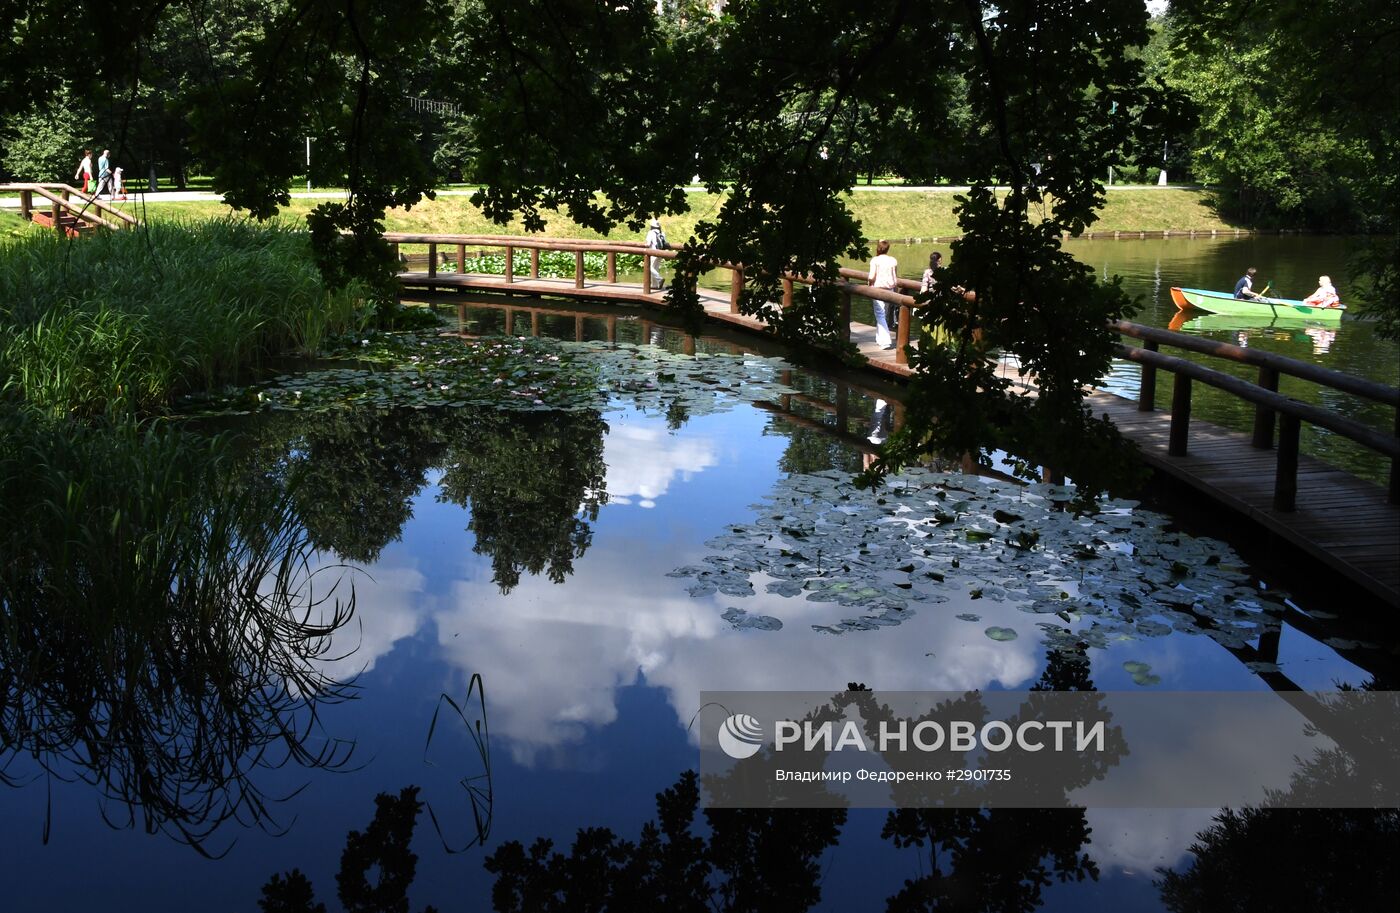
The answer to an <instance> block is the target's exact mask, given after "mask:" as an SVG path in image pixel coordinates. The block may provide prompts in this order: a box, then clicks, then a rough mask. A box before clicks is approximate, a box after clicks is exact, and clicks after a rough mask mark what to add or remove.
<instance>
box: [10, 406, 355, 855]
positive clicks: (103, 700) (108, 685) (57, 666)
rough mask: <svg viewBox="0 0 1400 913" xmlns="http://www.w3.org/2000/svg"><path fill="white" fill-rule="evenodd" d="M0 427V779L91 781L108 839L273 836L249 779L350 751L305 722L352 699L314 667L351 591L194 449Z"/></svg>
mask: <svg viewBox="0 0 1400 913" xmlns="http://www.w3.org/2000/svg"><path fill="white" fill-rule="evenodd" d="M0 426H3V427H0V437H3V438H4V439H5V440H6V441H7V445H8V446H7V447H6V448H5V450H4V452H3V453H0V778H3V779H4V781H5V782H6V783H8V784H11V785H18V784H23V783H25V782H29V781H31V780H32V779H34V778H36V777H42V778H51V779H59V780H81V781H84V782H87V783H90V784H92V785H93V786H95V787H96V788H97V790H98V791H99V793H100V794H101V796H102V798H103V801H102V812H103V816H104V818H105V819H106V820H107V821H108V822H109V823H110V824H112V825H113V826H118V827H130V826H135V824H136V823H137V822H139V823H140V824H141V826H142V827H143V828H144V829H145V830H146V831H147V832H155V831H158V830H159V831H165V832H167V833H169V834H171V835H172V836H175V837H176V838H177V839H179V840H182V841H184V842H186V843H189V844H190V845H192V846H193V847H195V848H196V849H198V850H200V851H201V852H212V851H213V850H212V849H211V848H210V847H208V846H206V841H207V840H208V838H209V837H210V835H211V834H212V833H213V832H214V830H215V829H216V828H217V827H218V826H219V825H220V824H221V823H223V822H224V821H226V820H228V819H231V818H232V819H237V820H239V821H241V822H242V823H244V824H256V825H258V826H262V827H265V828H269V829H276V828H277V823H276V819H275V817H274V816H273V814H272V805H271V803H272V802H274V801H275V800H274V799H273V798H270V797H268V796H267V795H265V794H264V792H263V791H262V790H261V789H260V788H259V786H258V784H257V783H256V782H255V780H254V773H255V771H257V770H258V769H259V768H268V767H274V766H280V765H283V764H286V763H288V762H292V763H295V764H300V765H306V766H311V767H321V768H335V767H339V766H342V765H343V764H345V762H346V760H347V759H348V757H349V754H350V746H349V745H347V744H346V743H343V742H339V741H336V740H334V739H328V738H326V737H325V735H324V733H322V732H321V730H320V727H319V724H318V720H317V705H318V704H321V703H324V702H326V701H333V700H338V699H340V698H343V697H345V696H346V693H347V686H346V685H345V684H343V683H340V682H336V681H333V680H331V679H328V678H326V677H325V676H324V675H322V674H321V673H320V672H318V671H317V664H316V663H315V662H314V661H315V660H316V658H317V657H318V656H320V655H321V653H323V652H324V650H325V649H326V648H327V647H328V646H329V642H330V635H331V634H332V633H333V632H334V631H335V630H336V629H337V628H339V627H340V626H341V625H343V624H345V623H346V621H347V620H348V619H349V618H350V615H351V613H352V611H353V602H354V600H353V594H352V593H351V592H348V591H342V592H339V593H338V592H337V587H336V581H337V579H338V578H337V577H336V575H335V574H334V573H330V574H326V573H324V572H314V571H312V570H311V565H310V562H309V559H310V558H311V556H312V554H313V552H312V548H311V545H310V543H309V542H308V540H307V538H306V536H305V533H304V531H303V529H302V527H301V525H300V523H299V522H298V519H297V517H296V514H295V512H294V511H293V509H292V507H291V505H290V504H289V503H288V501H287V499H286V498H285V497H283V496H281V495H280V494H278V493H275V492H269V491H268V490H265V489H260V488H257V487H248V486H246V485H243V484H241V483H240V481H239V480H238V478H237V474H236V473H234V472H232V471H231V463H230V461H229V460H228V459H226V458H225V457H224V456H223V455H222V452H221V448H220V447H219V446H218V445H216V444H211V443H210V442H209V441H208V440H206V439H200V438H195V437H193V436H190V435H184V434H180V433H174V432H170V431H168V430H156V431H149V432H141V431H138V430H136V428H135V427H134V426H133V425H129V424H118V425H116V426H104V425H99V426H95V427H82V426H78V425H66V426H52V425H50V424H49V423H47V422H45V421H43V420H41V419H38V418H36V417H34V416H32V415H30V414H29V413H26V412H20V411H8V410H7V411H5V412H3V413H0ZM314 746H319V747H314ZM47 831H48V825H47V823H46V824H45V837H46V839H47Z"/></svg>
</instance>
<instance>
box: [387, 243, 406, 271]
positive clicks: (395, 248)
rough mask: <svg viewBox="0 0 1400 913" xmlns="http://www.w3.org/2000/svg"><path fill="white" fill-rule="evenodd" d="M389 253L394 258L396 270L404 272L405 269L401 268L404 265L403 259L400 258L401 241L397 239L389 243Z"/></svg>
mask: <svg viewBox="0 0 1400 913" xmlns="http://www.w3.org/2000/svg"><path fill="white" fill-rule="evenodd" d="M389 255H390V256H391V257H393V258H394V272H396V273H401V272H403V270H402V269H400V267H401V266H402V265H403V261H402V260H400V259H399V242H397V241H395V242H393V243H392V244H390V245H389Z"/></svg>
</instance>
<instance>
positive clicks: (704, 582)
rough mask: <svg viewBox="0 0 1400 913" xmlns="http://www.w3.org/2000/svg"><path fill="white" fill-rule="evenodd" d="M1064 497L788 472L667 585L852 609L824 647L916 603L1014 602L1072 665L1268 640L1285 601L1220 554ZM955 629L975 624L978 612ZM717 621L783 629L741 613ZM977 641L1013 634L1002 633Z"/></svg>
mask: <svg viewBox="0 0 1400 913" xmlns="http://www.w3.org/2000/svg"><path fill="white" fill-rule="evenodd" d="M1074 499H1075V491H1074V490H1073V489H1072V488H1069V487H1066V486H1062V485H1048V484H1034V485H1018V484H1015V483H1011V482H1003V481H999V480H994V479H987V478H983V477H979V476H968V475H962V474H958V473H941V472H933V471H928V470H923V469H914V470H910V471H906V472H905V473H903V474H901V475H897V476H892V477H891V478H890V479H889V480H888V482H887V484H885V485H883V486H881V487H879V488H876V489H870V488H860V487H857V486H856V484H855V479H854V477H853V476H851V475H850V474H848V473H843V472H840V471H829V472H821V473H815V474H809V475H792V476H790V477H788V478H786V479H783V480H781V481H779V482H778V483H777V485H776V486H775V488H774V491H773V492H772V493H771V494H769V495H767V496H766V500H765V502H764V503H761V504H757V505H753V506H752V509H753V510H754V511H756V512H757V513H758V515H759V516H758V518H757V519H756V520H755V521H753V522H752V523H744V524H735V525H732V526H729V527H728V528H727V529H726V531H725V532H724V534H722V535H720V536H717V537H715V538H713V539H710V540H709V541H708V542H706V543H705V544H706V546H707V547H708V548H710V549H713V550H714V551H716V552H718V554H713V555H709V556H707V557H706V558H705V563H704V564H700V565H690V566H687V567H682V568H678V569H676V570H675V571H672V572H671V575H670V576H673V577H679V578H690V579H692V582H691V584H690V585H689V587H688V591H689V592H690V594H691V595H692V596H709V595H712V594H715V593H719V594H723V595H726V596H733V597H745V596H751V595H753V594H754V593H755V592H756V590H755V584H756V583H757V584H758V585H761V586H763V587H764V589H765V590H766V591H767V592H769V593H773V594H777V595H779V596H784V597H796V596H801V595H805V597H806V599H808V600H811V601H814V602H829V603H834V604H835V605H837V606H839V607H841V608H844V609H849V610H850V611H849V614H848V615H847V617H844V618H841V619H840V620H839V621H836V622H835V623H832V624H814V625H812V627H813V629H815V630H817V631H823V632H827V633H831V634H845V633H848V632H852V631H869V630H875V629H879V628H883V627H888V626H892V625H898V624H900V623H901V622H903V621H905V620H906V619H908V618H910V617H911V616H912V614H913V613H914V612H915V611H916V609H917V608H918V607H920V606H927V605H934V604H938V603H944V602H948V601H950V599H954V598H956V599H957V600H958V605H959V606H960V607H961V606H964V605H967V604H968V603H969V602H970V601H974V600H987V601H989V602H998V603H1002V602H1008V603H1014V604H1015V605H1016V607H1017V608H1018V609H1020V611H1022V612H1024V613H1026V615H1027V616H1028V619H1027V621H1028V623H1029V625H1034V626H1035V627H1038V628H1039V629H1040V630H1041V631H1042V632H1043V634H1042V639H1043V641H1044V642H1045V643H1046V646H1047V647H1048V648H1049V649H1053V650H1057V651H1060V652H1061V653H1063V654H1065V655H1067V656H1069V655H1076V656H1082V655H1083V653H1084V651H1085V650H1086V649H1088V648H1105V647H1107V646H1109V644H1110V643H1112V642H1114V641H1120V640H1136V639H1139V638H1150V637H1160V636H1163V635H1165V634H1169V633H1170V632H1172V631H1178V632H1182V633H1187V634H1202V635H1204V636H1207V637H1210V638H1212V639H1214V640H1216V641H1217V642H1219V643H1220V644H1222V645H1224V646H1226V647H1230V648H1242V647H1245V646H1247V645H1248V644H1249V643H1250V642H1251V641H1253V640H1254V639H1256V638H1257V637H1258V636H1259V635H1260V634H1262V633H1265V632H1267V631H1270V630H1275V629H1277V627H1278V625H1279V619H1278V616H1279V615H1280V614H1281V613H1282V611H1283V600H1284V599H1285V598H1286V597H1285V596H1284V594H1283V593H1281V592H1278V591H1266V590H1260V589H1259V588H1257V587H1255V586H1253V585H1252V584H1251V581H1250V577H1249V575H1248V573H1247V572H1246V571H1245V569H1244V567H1243V565H1242V562H1241V560H1240V559H1239V558H1238V556H1236V554H1235V553H1234V552H1233V551H1232V550H1231V549H1230V547H1229V546H1228V545H1226V544H1224V543H1222V542H1219V541H1215V540H1211V539H1201V538H1195V537H1193V536H1190V535H1188V534H1186V533H1183V532H1180V531H1178V530H1175V529H1173V528H1172V527H1171V525H1170V521H1169V520H1168V518H1167V517H1165V516H1163V515H1161V514H1158V513H1154V512H1151V511H1146V510H1142V509H1139V508H1138V506H1137V503H1136V502H1134V501H1126V500H1104V501H1100V502H1098V503H1097V504H1096V505H1094V509H1093V510H1092V511H1085V510H1084V509H1083V507H1084V505H1083V504H1082V503H1079V502H1076V501H1075V500H1074ZM733 613H738V614H733ZM731 616H732V617H731ZM957 617H958V618H959V619H962V620H966V621H969V622H980V621H981V617H980V616H979V615H977V614H975V613H973V612H964V613H962V614H960V615H958V616H957ZM725 618H726V620H728V621H730V622H731V623H734V624H736V626H741V627H763V628H767V629H769V630H774V629H776V628H778V627H781V622H780V621H779V620H778V619H776V618H768V617H767V616H752V615H748V614H747V613H743V612H741V611H740V610H738V609H731V610H730V612H729V613H726V615H725ZM754 618H764V619H767V620H766V621H765V622H763V623H754V622H753V621H752V619H754ZM985 633H986V636H987V637H989V638H991V639H992V640H998V641H1008V640H1013V639H1015V638H1016V637H1017V636H1018V632H1017V630H1016V629H1015V628H1011V627H1005V626H999V625H994V626H991V627H988V628H987V629H986V631H985ZM1125 670H1126V671H1128V672H1129V673H1130V674H1132V675H1133V676H1134V680H1135V681H1137V682H1138V683H1139V684H1155V683H1156V676H1153V675H1151V672H1150V669H1149V667H1147V666H1146V664H1143V663H1135V664H1133V668H1127V666H1126V665H1125Z"/></svg>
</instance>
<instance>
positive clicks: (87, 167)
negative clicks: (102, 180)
mask: <svg viewBox="0 0 1400 913" xmlns="http://www.w3.org/2000/svg"><path fill="white" fill-rule="evenodd" d="M78 178H82V179H83V193H91V192H92V189H91V188H92V150H91V149H84V150H83V160H82V161H81V162H79V163H78V170H77V171H74V172H73V180H75V181H76V180H77V179H78Z"/></svg>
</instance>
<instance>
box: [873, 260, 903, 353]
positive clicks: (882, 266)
mask: <svg viewBox="0 0 1400 913" xmlns="http://www.w3.org/2000/svg"><path fill="white" fill-rule="evenodd" d="M898 269H899V261H898V260H896V259H895V258H894V257H891V256H890V242H888V241H881V242H879V243H878V244H876V245H875V258H874V259H873V260H871V261H870V278H869V281H868V282H867V284H868V285H870V286H871V287H873V288H882V289H885V290H886V291H891V292H893V291H897V290H898V289H899V274H898V273H897V272H896V271H897V270H898ZM870 304H871V306H872V307H874V309H875V344H876V345H878V346H879V347H880V348H882V349H893V348H894V341H893V340H892V339H891V338H890V324H889V319H888V317H887V315H888V313H889V309H890V308H892V307H897V305H893V304H888V303H886V302H884V301H876V300H874V299H871V301H870Z"/></svg>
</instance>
